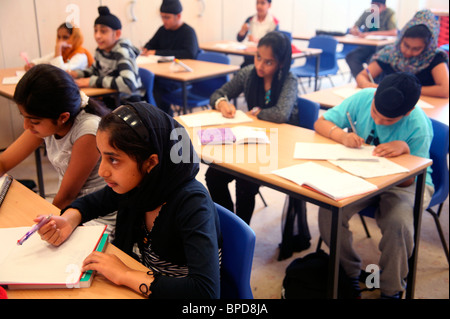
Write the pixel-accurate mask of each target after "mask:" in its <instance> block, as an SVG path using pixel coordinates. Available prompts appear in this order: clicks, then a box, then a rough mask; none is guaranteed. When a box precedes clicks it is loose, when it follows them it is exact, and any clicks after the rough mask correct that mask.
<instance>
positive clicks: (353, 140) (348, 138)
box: [342, 133, 364, 148]
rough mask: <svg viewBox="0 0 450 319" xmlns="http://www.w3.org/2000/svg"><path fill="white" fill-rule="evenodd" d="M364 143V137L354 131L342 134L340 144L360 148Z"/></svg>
mask: <svg viewBox="0 0 450 319" xmlns="http://www.w3.org/2000/svg"><path fill="white" fill-rule="evenodd" d="M363 143H364V139H363V138H362V137H359V136H358V135H356V134H355V133H348V134H346V135H345V136H344V138H343V140H342V144H344V145H345V146H347V147H351V148H360V147H361V146H362V145H363Z"/></svg>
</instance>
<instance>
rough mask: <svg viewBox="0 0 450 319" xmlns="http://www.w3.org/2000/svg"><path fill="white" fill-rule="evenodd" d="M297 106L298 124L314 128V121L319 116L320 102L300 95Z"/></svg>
mask: <svg viewBox="0 0 450 319" xmlns="http://www.w3.org/2000/svg"><path fill="white" fill-rule="evenodd" d="M297 107H298V121H299V124H300V126H301V127H304V128H307V129H310V130H314V123H315V122H316V121H317V119H318V118H319V110H320V104H319V103H316V102H313V101H310V100H307V99H304V98H302V97H298V98H297Z"/></svg>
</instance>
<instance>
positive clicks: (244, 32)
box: [239, 23, 250, 37]
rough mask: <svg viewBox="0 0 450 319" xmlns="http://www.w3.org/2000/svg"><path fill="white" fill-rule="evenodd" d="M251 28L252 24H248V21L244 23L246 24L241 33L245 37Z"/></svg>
mask: <svg viewBox="0 0 450 319" xmlns="http://www.w3.org/2000/svg"><path fill="white" fill-rule="evenodd" d="M249 29H250V26H249V25H248V23H244V24H243V25H242V28H241V31H239V35H240V36H241V37H243V36H244V35H246V34H247V32H248V30H249Z"/></svg>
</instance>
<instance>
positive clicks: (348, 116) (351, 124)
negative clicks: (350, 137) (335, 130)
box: [347, 112, 358, 135]
mask: <svg viewBox="0 0 450 319" xmlns="http://www.w3.org/2000/svg"><path fill="white" fill-rule="evenodd" d="M347 119H348V121H349V123H350V126H351V128H352V132H353V133H355V134H356V135H358V133H357V132H356V127H355V124H353V121H352V117H351V116H350V113H349V112H347Z"/></svg>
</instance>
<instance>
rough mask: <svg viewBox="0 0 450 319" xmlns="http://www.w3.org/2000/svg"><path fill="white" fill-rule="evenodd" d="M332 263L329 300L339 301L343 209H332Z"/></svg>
mask: <svg viewBox="0 0 450 319" xmlns="http://www.w3.org/2000/svg"><path fill="white" fill-rule="evenodd" d="M331 214H332V221H331V238H330V261H329V264H328V269H329V270H328V289H327V297H328V299H337V297H338V295H337V291H338V279H339V258H340V249H341V225H342V208H338V207H332V208H331Z"/></svg>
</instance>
